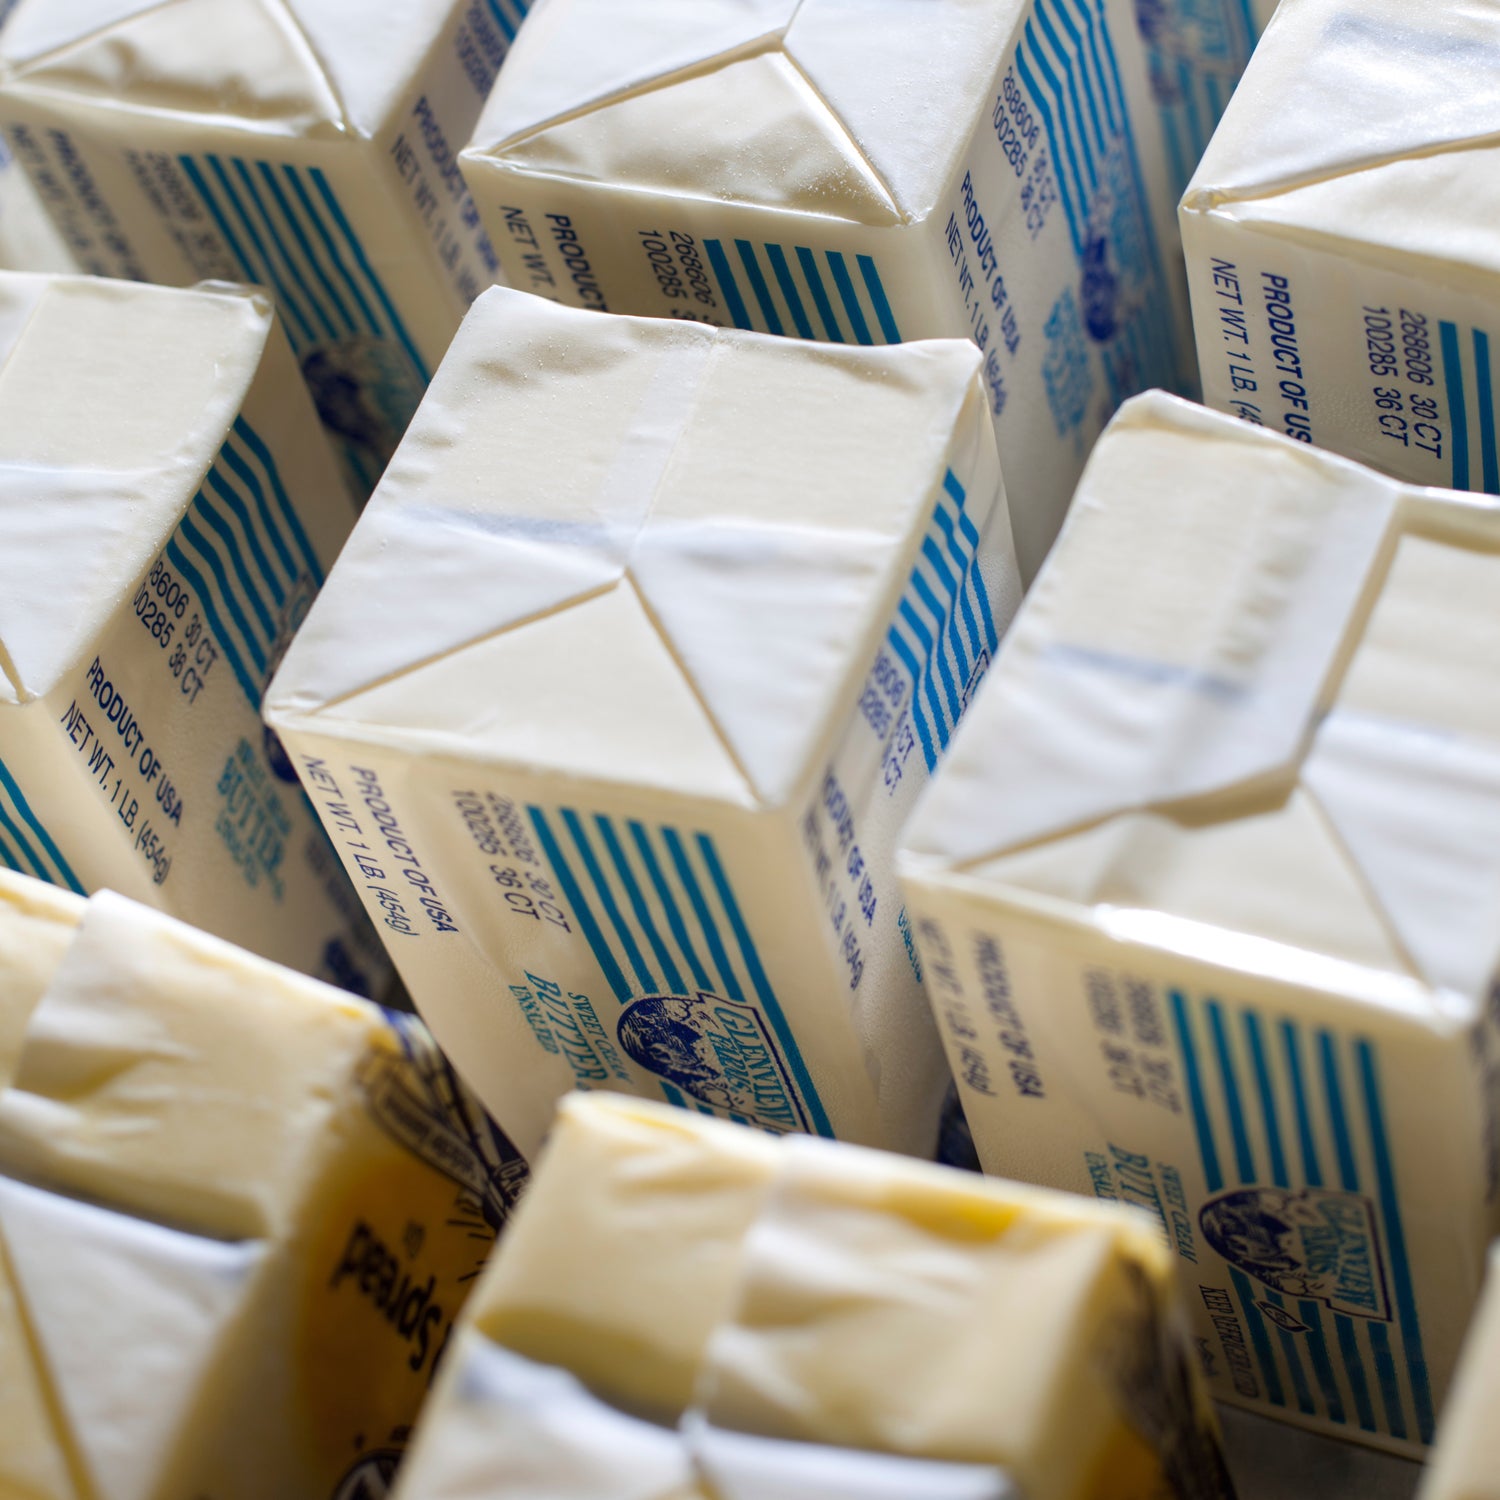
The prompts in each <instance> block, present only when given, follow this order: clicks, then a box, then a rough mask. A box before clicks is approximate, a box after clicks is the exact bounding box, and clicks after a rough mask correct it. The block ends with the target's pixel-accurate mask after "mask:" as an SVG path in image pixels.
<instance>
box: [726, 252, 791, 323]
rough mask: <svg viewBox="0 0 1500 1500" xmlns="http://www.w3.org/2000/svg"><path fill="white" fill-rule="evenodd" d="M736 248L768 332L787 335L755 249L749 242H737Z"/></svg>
mask: <svg viewBox="0 0 1500 1500" xmlns="http://www.w3.org/2000/svg"><path fill="white" fill-rule="evenodd" d="M734 248H735V249H736V250H737V251H739V256H740V264H741V265H743V266H744V268H745V275H746V277H747V278H749V281H750V290H751V291H752V292H754V293H755V300H756V301H757V302H758V303H759V304H760V315H761V317H763V318H764V319H765V320H766V332H767V333H775V334H782V333H785V332H786V328H785V326H784V325H783V324H782V321H781V314H780V313H779V312H777V311H776V304H775V303H774V302H773V301H772V300H771V289H770V287H768V286H767V285H766V278H765V276H764V275H763V274H762V272H761V269H760V262H759V261H758V260H757V259H756V257H755V247H754V246H753V245H752V244H751V243H750V241H749V240H736V241H735V242H734Z"/></svg>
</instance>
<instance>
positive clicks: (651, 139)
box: [461, 0, 1192, 578]
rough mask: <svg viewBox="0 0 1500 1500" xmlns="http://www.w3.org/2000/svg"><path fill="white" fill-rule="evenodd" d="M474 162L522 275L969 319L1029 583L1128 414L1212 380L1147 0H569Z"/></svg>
mask: <svg viewBox="0 0 1500 1500" xmlns="http://www.w3.org/2000/svg"><path fill="white" fill-rule="evenodd" d="M461 161H462V167H463V171H464V175H465V177H466V178H467V179H468V183H469V187H470V189H471V191H472V192H473V194H474V197H475V199H476V201H477V202H478V204H479V210H480V214H481V216H482V218H483V219H484V221H485V223H486V224H487V225H488V226H489V230H490V234H491V237H492V238H493V239H494V242H495V247H496V250H497V253H498V255H499V258H500V262H501V264H502V266H503V267H504V268H505V272H506V275H507V278H508V280H509V281H510V284H511V285H512V286H515V287H519V288H524V289H527V290H530V291H534V292H539V293H541V294H542V295H544V296H547V297H552V298H554V299H557V300H560V301H563V302H567V303H571V304H573V305H575V306H582V307H594V308H600V309H605V310H608V311H611V312H617V313H640V314H651V315H655V316H667V317H673V318H679V319H682V318H692V319H697V320H699V321H701V322H707V323H713V324H717V325H719V326H729V325H733V326H735V327H738V328H754V329H758V330H760V331H761V332H768V333H780V334H788V335H796V336H799V337H801V338H804V339H810V338H816V339H829V340H832V341H834V342H847V343H850V344H887V343H895V342H897V341H898V340H901V339H926V338H966V337H967V338H972V339H973V340H974V341H975V342H976V343H977V344H978V345H979V346H980V348H981V350H982V352H983V354H984V367H983V368H984V380H985V387H986V391H987V400H988V402H989V406H990V411H991V415H992V417H993V419H994V422H995V428H996V433H997V435H998V437H999V441H1000V450H1001V455H1002V459H1003V462H1004V465H1005V479H1006V488H1007V491H1008V492H1009V494H1010V498H1011V514H1012V520H1013V522H1014V525H1015V531H1016V546H1017V551H1018V554H1019V557H1020V561H1021V570H1022V574H1023V576H1025V577H1027V578H1029V577H1030V576H1032V574H1034V572H1035V570H1036V568H1037V567H1038V565H1039V564H1040V562H1041V559H1042V556H1043V554H1044V553H1045V551H1046V549H1047V546H1048V545H1049V543H1050V542H1051V540H1052V538H1053V536H1054V535H1055V534H1056V531H1057V527H1058V525H1059V523H1060V522H1061V519H1062V515H1063V512H1064V510H1065V508H1066V505H1067V502H1068V499H1069V497H1070V496H1071V494H1072V492H1073V487H1074V485H1075V484H1076V483H1077V480H1078V475H1079V473H1080V471H1081V470H1082V468H1083V463H1084V459H1085V457H1086V456H1087V453H1088V449H1089V446H1090V444H1091V443H1092V442H1093V441H1094V439H1095V438H1096V437H1097V436H1098V434H1099V432H1100V430H1101V429H1102V428H1103V426H1104V424H1105V422H1106V421H1107V420H1108V418H1109V415H1110V413H1111V412H1112V411H1113V410H1114V408H1115V406H1116V405H1117V404H1118V403H1119V402H1120V401H1121V400H1122V399H1123V398H1124V397H1126V396H1128V395H1131V394H1133V393H1134V392H1136V391H1140V390H1143V389H1145V388H1146V387H1148V386H1152V385H1163V386H1172V387H1179V386H1183V385H1186V384H1190V383H1191V379H1192V376H1191V366H1192V338H1191V328H1190V325H1189V321H1188V311H1187V292H1186V287H1185V285H1182V284H1181V283H1182V272H1181V257H1180V255H1179V253H1178V239H1177V224H1176V217H1175V209H1176V201H1177V196H1178V190H1179V188H1180V184H1178V183H1175V182H1173V181H1172V180H1171V175H1170V173H1169V170H1168V166H1167V159H1166V153H1165V149H1164V145H1163V138H1162V134H1161V121H1160V118H1159V116H1158V114H1157V111H1156V107H1155V103H1154V101H1153V99H1152V95H1151V87H1150V82H1149V79H1148V76H1147V66H1146V59H1145V57H1144V54H1143V51H1142V43H1141V37H1140V35H1139V32H1138V30H1137V26H1136V15H1135V9H1134V6H1133V4H1132V3H1131V0H697V3H696V4H694V5H693V6H691V7H685V6H683V5H681V4H679V3H674V0H543V3H542V4H541V5H540V6H538V8H537V10H536V12H535V14H534V15H533V16H532V18H531V20H530V21H529V22H528V24H527V27H526V30H525V32H524V33H523V34H522V35H521V37H520V39H519V40H518V42H517V44H516V49H515V52H514V55H513V57H512V59H511V61H510V62H509V63H508V64H507V67H506V70H505V72H504V73H503V74H502V76H501V78H500V81H499V83H498V85H497V86H496V89H495V92H494V93H493V94H492V95H491V96H490V100H489V103H488V105H487V106H486V108H485V112H484V114H483V116H482V117H481V119H480V122H479V125H478V127H477V129H476V131H475V135H474V139H473V141H472V143H471V144H470V145H469V146H468V148H467V149H466V150H465V151H464V152H463V155H462V159H461Z"/></svg>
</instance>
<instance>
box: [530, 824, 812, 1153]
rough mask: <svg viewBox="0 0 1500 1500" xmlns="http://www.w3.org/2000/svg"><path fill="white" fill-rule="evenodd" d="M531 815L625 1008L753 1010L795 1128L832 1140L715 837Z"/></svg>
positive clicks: (677, 1096) (676, 1094)
mask: <svg viewBox="0 0 1500 1500" xmlns="http://www.w3.org/2000/svg"><path fill="white" fill-rule="evenodd" d="M527 814H528V816H529V818H530V820H531V825H532V827H533V828H534V829H535V831H536V835H537V840H538V842H539V843H540V845H541V848H542V851H543V853H544V854H545V856H546V859H547V863H548V864H549V865H550V866H551V868H552V872H553V874H554V875H555V876H556V877H557V883H558V886H559V887H560V889H561V891H562V893H563V896H564V897H565V899H566V901H567V905H568V908H569V910H570V911H571V912H572V914H573V916H574V918H575V919H576V921H577V923H578V926H579V928H580V930H581V931H582V933H583V935H584V938H585V939H586V941H587V942H588V945H589V948H590V950H591V951H592V953H593V956H594V960H595V962H596V963H597V964H598V967H599V973H600V975H601V977H602V978H603V981H604V983H605V984H606V985H607V986H608V988H609V990H610V992H611V993H612V994H613V995H614V997H615V999H616V1000H617V1001H619V1003H620V1004H621V1006H622V1007H623V1006H625V1005H628V1004H629V1003H630V1002H631V1001H632V1000H634V999H637V998H638V997H640V996H643V995H692V994H693V993H694V992H695V991H700V990H701V991H707V992H709V993H711V994H714V995H720V996H723V997H724V998H726V999H728V1000H730V1001H733V1002H735V1003H736V1004H740V1005H746V1006H753V1007H754V1008H755V1010H756V1011H757V1012H758V1013H759V1014H760V1015H761V1016H762V1017H763V1018H764V1019H765V1021H766V1022H767V1024H768V1025H769V1027H770V1031H771V1033H772V1035H773V1036H774V1038H775V1042H776V1046H777V1047H778V1048H779V1051H780V1058H779V1060H778V1062H779V1066H780V1067H781V1068H782V1069H783V1078H782V1082H783V1084H784V1086H785V1089H786V1093H787V1095H788V1097H789V1098H790V1099H791V1100H792V1101H793V1102H794V1104H795V1105H796V1107H797V1108H798V1109H799V1111H800V1112H801V1114H802V1117H803V1118H802V1128H803V1129H805V1130H807V1131H808V1132H810V1133H814V1134H818V1135H825V1136H831V1135H832V1134H833V1131H832V1128H831V1126H830V1125H829V1121H828V1115H827V1113H826V1111H825V1110H824V1107H823V1104H822V1101H821V1100H820V1099H819V1097H818V1092H817V1090H816V1088H814V1086H813V1081H812V1077H811V1075H810V1074H809V1073H808V1071H807V1066H806V1064H805V1063H804V1062H803V1060H802V1054H801V1051H800V1050H799V1048H798V1046H797V1042H796V1038H795V1037H794V1036H793V1035H792V1031H791V1028H790V1026H789V1025H788V1023H787V1018H786V1013H785V1011H784V1010H783V1009H782V1005H781V1001H780V1000H779V999H778V998H777V995H776V992H775V989H774V988H773V986H772V984H771V980H770V976H769V975H768V974H767V973H766V969H765V965H764V963H763V962H762V960H761V956H760V952H759V949H758V947H757V945H756V942H755V938H754V936H753V934H752V933H751V932H750V929H749V926H748V924H747V922H746V920H745V916H744V912H743V910H742V909H741V907H740V904H739V900H738V897H737V896H736V895H735V891H734V886H733V883H732V882H731V880H730V879H729V875H728V872H727V870H726V868H725V865H724V862H723V859H722V858H721V856H720V853H719V849H718V845H717V843H716V841H715V840H714V839H713V838H712V837H711V836H710V835H708V834H706V833H695V834H685V833H683V832H682V831H681V830H679V829H677V828H672V827H665V826H658V827H649V826H648V825H646V824H645V823H643V822H641V821H639V820H638V819H625V820H621V819H616V818H612V817H609V816H607V815H605V814H603V813H595V814H585V813H581V812H579V811H578V810H577V809H575V808H569V807H565V808H561V809H560V810H558V811H556V812H548V811H544V810H543V809H542V808H540V807H528V808H527ZM661 1087H662V1093H663V1095H664V1096H665V1097H666V1099H667V1100H668V1102H669V1103H672V1104H677V1105H681V1106H684V1107H687V1106H690V1105H691V1107H696V1108H697V1109H699V1110H701V1111H702V1112H703V1113H704V1114H714V1113H716V1111H714V1110H713V1109H712V1108H711V1107H710V1106H709V1105H707V1104H703V1103H699V1102H697V1101H689V1100H687V1099H686V1098H685V1097H684V1096H683V1094H682V1093H681V1091H680V1090H678V1089H676V1088H674V1087H672V1086H671V1085H670V1084H667V1083H663V1084H662V1085H661ZM733 1118H739V1117H738V1116H734V1117H733Z"/></svg>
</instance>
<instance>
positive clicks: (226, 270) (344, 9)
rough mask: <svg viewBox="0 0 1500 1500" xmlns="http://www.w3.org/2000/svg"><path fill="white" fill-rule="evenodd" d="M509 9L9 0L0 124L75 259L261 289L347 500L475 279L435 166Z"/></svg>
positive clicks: (482, 260)
mask: <svg viewBox="0 0 1500 1500" xmlns="http://www.w3.org/2000/svg"><path fill="white" fill-rule="evenodd" d="M528 4H529V0H169V3H165V4H147V3H144V0H68V3H65V4H60V3H58V0H21V3H20V4H18V5H17V6H16V8H15V10H14V13H13V14H12V15H11V18H10V20H9V22H8V24H7V26H6V29H5V32H4V34H3V35H0V130H3V131H4V132H5V133H6V135H7V137H8V139H9V141H10V144H11V147H12V148H13V150H14V152H15V154H16V156H17V157H18V158H19V160H20V161H21V163H22V164H23V165H24V167H25V169H26V171H27V172H28V173H29V174H30V177H31V180H32V182H33V184H34V185H35V187H36V188H37V190H38V191H39V193H40V195H41V197H42V199H43V201H44V202H45V204H46V205H47V208H48V210H49V211H50V213H51V215H52V217H53V220H54V222H55V224H56V226H57V228H58V230H59V231H60V233H61V235H62V237H63V239H64V240H65V241H66V243H67V245H68V246H69V247H70V249H71V252H72V254H73V256H74V257H75V258H76V260H77V262H78V268H79V269H81V270H85V271H89V272H92V273H93V274H95V275H99V276H118V277H125V278H128V279H132V280H140V281H156V282H162V283H166V284H168V285H187V284H191V283H193V282H197V281H204V280H222V281H239V282H250V283H254V284H256V285H259V286H262V287H264V288H265V289H266V290H267V292H268V293H269V294H271V295H272V296H274V297H275V299H276V302H277V305H278V307H279V309H280V312H281V315H282V318H283V320H284V323H285V327H286V332H287V336H288V338H289V339H290V341H291V345H292V350H293V353H294V354H295V355H296V357H297V362H298V364H299V365H300V366H301V369H302V373H303V375H304V376H305V378H306V380H307V384H308V386H309V388H310V389H311V391H312V393H313V397H314V399H315V401H316V402H317V406H318V410H319V412H320V414H321V416H322V418H323V421H324V423H325V425H326V426H327V428H328V431H329V434H330V436H331V437H332V438H333V439H334V442H335V445H336V448H337V450H338V453H339V456H340V458H341V460H342V462H343V465H344V470H345V473H346V476H347V478H348V480H349V482H350V484H351V485H352V486H353V487H354V488H355V489H356V491H357V492H358V493H359V494H360V495H361V496H363V495H367V494H368V493H369V492H370V490H371V488H372V487H373V486H374V483H375V480H376V479H377V478H378V477H379V475H380V471H381V469H382V468H383V467H384V465H385V462H386V460H387V459H388V458H389V457H390V455H391V452H392V450H393V449H394V448H395V446H396V443H397V441H398V440H399V438H400V436H401V433H402V431H403V429H404V428H405V426H406V423H407V422H408V421H409V420H410V418H411V414H412V413H413V412H414V411H415V410H416V407H417V403H418V401H419V400H420V399H421V395H422V391H423V389H424V387H425V386H426V384H427V381H428V379H429V377H430V375H431V372H432V370H433V369H435V368H436V366H437V362H438V361H439V360H440V359H441V358H442V356H443V351H444V350H445V349H446V348H447V346H448V340H449V339H450V338H451V337H452V335H453V331H454V329H455V328H457V326H458V323H459V320H460V318H461V317H462V315H463V312H464V309H465V308H466V307H467V306H468V304H469V303H470V302H471V301H472V300H473V299H474V297H476V296H477V295H478V294H479V292H480V291H481V290H482V289H483V288H484V287H486V286H488V285H489V284H490V283H491V282H492V281H493V280H494V279H495V273H496V260H495V255H494V251H493V249H492V248H491V245H490V242H489V240H488V238H487V237H486V235H485V233H484V230H483V229H482V227H481V226H480V224H479V220H478V216H477V214H476V213H475V210H474V205H473V202H472V200H471V199H470V197H469V194H468V192H467V190H466V189H465V187H464V183H463V179H462V177H461V175H460V174H459V171H458V165H457V161H456V154H457V152H458V150H459V148H460V147H461V146H462V145H463V144H464V142H465V141H466V140H467V139H468V137H469V134H470V131H471V130H472V129H473V126H474V123H475V121H476V120H477V118H478V116H479V111H480V107H481V105H482V104H483V102H484V99H485V96H486V95H487V94H488V93H489V90H490V87H491V85H492V84H493V82H494V79H495V74H496V72H497V70H498V69H499V67H500V64H501V61H502V60H503V59H504V57H505V53H506V50H507V49H508V47H509V45H510V42H511V40H512V39H513V37H514V36H515V33H516V29H517V27H518V26H519V25H520V23H521V21H522V19H523V18H524V16H525V13H526V9H527V6H528ZM28 269H44V268H42V267H34V268H33V267H28Z"/></svg>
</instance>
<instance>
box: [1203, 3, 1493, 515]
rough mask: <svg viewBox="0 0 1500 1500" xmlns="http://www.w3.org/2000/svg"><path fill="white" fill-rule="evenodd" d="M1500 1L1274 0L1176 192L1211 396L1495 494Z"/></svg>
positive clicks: (1408, 476) (1393, 470)
mask: <svg viewBox="0 0 1500 1500" xmlns="http://www.w3.org/2000/svg"><path fill="white" fill-rule="evenodd" d="M1497 66H1500V11H1497V10H1496V8H1495V7H1494V6H1493V5H1489V4H1483V5H1476V4H1472V3H1469V0H1430V3H1427V4H1423V5H1415V6H1414V5H1409V4H1406V3H1403V0H1360V3H1358V4H1355V3H1351V0H1286V3H1285V4H1283V5H1282V6H1281V8H1280V10H1279V11H1278V12H1277V16H1276V23H1275V25H1274V26H1273V27H1271V28H1270V29H1269V30H1268V31H1267V33H1266V36H1265V40H1264V41H1263V42H1262V43H1261V45H1260V47H1259V48H1258V50H1257V51H1256V54H1255V57H1254V59H1253V60H1252V61H1251V64H1250V67H1249V69H1248V71H1247V72H1246V74H1245V77H1244V80H1243V82H1242V84H1241V86H1240V89H1239V90H1238V92H1237V93H1236V94H1235V96H1234V101H1233V103H1232V104H1231V105H1230V107H1229V109H1228V111H1227V112H1226V113H1225V116H1224V120H1223V123H1222V124H1221V126H1220V128H1219V130H1218V132H1217V134H1216V135H1215V136H1214V139H1213V144H1212V145H1211V146H1210V148H1209V150H1208V153H1207V155H1206V156H1205V157H1204V159H1203V162H1202V164H1201V166H1200V167H1199V169H1198V173H1197V175H1196V177H1195V178H1194V180H1193V183H1192V187H1191V189H1190V190H1189V192H1188V194H1187V196H1186V198H1185V199H1184V200H1183V205H1182V234H1183V242H1184V246H1185V248H1186V251H1187V260H1188V274H1189V280H1190V283H1191V287H1192V299H1193V313H1194V318H1195V320H1196V330H1197V339H1198V352H1199V358H1200V362H1201V365H1202V371H1203V389H1204V394H1205V398H1206V400H1207V401H1208V402H1209V404H1210V405H1211V406H1214V407H1216V408H1217V409H1219V410H1221V411H1227V412H1232V413H1234V414H1235V415H1237V416H1241V417H1243V418H1245V419H1246V420H1247V421H1250V422H1255V423H1259V424H1260V425H1263V426H1265V427H1268V428H1270V429H1271V430H1273V431H1275V432H1285V433H1287V434H1288V435H1290V436H1292V437H1295V438H1299V439H1300V440H1301V441H1304V442H1309V443H1314V444H1316V445H1318V446H1319V447H1323V448H1329V449H1332V450H1334V451H1335V452H1338V453H1342V454H1344V455H1346V456H1347V457H1350V458H1356V459H1359V460H1360V461H1361V462H1363V463H1368V464H1372V465H1374V466H1375V467H1377V468H1380V469H1383V470H1385V471H1386V472H1387V473H1390V474H1394V475H1395V476H1397V477H1398V478H1400V479H1405V480H1408V481H1410V482H1412V483H1415V484H1426V485H1441V486H1444V487H1451V488H1453V489H1459V490H1483V491H1489V492H1491V493H1500V448H1497V440H1496V430H1497V421H1496V408H1495V399H1494V393H1495V389H1496V370H1495V367H1494V353H1493V351H1492V348H1491V345H1492V343H1493V342H1494V341H1496V340H1500V254H1497V251H1496V247H1495V242H1494V236H1493V233H1492V230H1491V226H1492V225H1493V223H1494V222H1495V216H1496V213H1497V212H1500V198H1497V189H1496V181H1497V174H1496V170H1495V163H1496V159H1497V153H1500V146H1497V145H1496V144H1495V142H1496V138H1497V135H1500V95H1497V94H1496V92H1495V90H1494V89H1492V88H1491V87H1490V86H1489V80H1490V78H1491V77H1492V76H1493V73H1494V69H1495V68H1496V67H1497Z"/></svg>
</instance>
